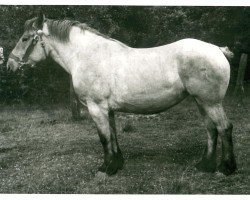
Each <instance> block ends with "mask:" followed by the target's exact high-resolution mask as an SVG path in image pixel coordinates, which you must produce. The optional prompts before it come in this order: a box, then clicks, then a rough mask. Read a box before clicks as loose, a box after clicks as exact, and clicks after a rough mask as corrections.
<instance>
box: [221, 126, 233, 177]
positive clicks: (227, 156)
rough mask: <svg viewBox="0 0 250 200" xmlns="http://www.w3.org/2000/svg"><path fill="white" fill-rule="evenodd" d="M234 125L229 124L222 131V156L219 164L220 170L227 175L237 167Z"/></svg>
mask: <svg viewBox="0 0 250 200" xmlns="http://www.w3.org/2000/svg"><path fill="white" fill-rule="evenodd" d="M232 129H233V125H232V124H229V126H228V128H226V129H225V130H223V131H222V133H221V140H222V157H221V163H220V165H219V171H220V172H222V173H223V174H225V175H230V174H232V173H233V172H235V170H236V169H237V166H236V161H235V157H234V152H233V140H232Z"/></svg>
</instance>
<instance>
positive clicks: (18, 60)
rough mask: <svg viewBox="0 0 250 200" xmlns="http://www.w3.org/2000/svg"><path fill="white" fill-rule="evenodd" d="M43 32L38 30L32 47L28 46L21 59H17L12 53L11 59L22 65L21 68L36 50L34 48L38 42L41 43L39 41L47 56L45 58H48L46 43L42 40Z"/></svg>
mask: <svg viewBox="0 0 250 200" xmlns="http://www.w3.org/2000/svg"><path fill="white" fill-rule="evenodd" d="M42 34H43V32H42V30H38V31H37V32H36V35H35V36H34V38H33V39H32V41H31V43H30V45H29V46H28V48H27V50H26V52H25V54H24V56H23V57H22V58H21V59H20V58H19V57H17V56H16V55H14V54H13V53H10V55H9V58H12V59H14V60H15V61H17V62H18V63H19V64H21V66H20V68H21V67H22V66H23V65H24V64H26V63H27V61H28V58H29V56H30V54H31V53H32V51H33V50H34V47H35V46H36V44H37V42H38V41H39V39H40V40H41V46H42V48H43V51H44V54H45V57H47V56H48V55H47V53H46V50H45V43H44V41H43V39H42Z"/></svg>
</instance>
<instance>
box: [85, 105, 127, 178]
mask: <svg viewBox="0 0 250 200" xmlns="http://www.w3.org/2000/svg"><path fill="white" fill-rule="evenodd" d="M87 105H88V109H89V113H90V115H91V116H92V118H93V120H94V122H95V124H96V126H97V129H98V134H99V137H100V141H101V143H102V146H103V150H104V163H103V164H102V165H101V167H99V171H101V172H105V173H107V174H108V175H112V174H115V173H116V172H117V170H118V169H121V168H122V166H123V157H122V154H121V151H120V149H119V146H118V143H117V138H116V129H115V122H114V114H113V112H109V111H108V108H107V105H106V103H99V104H97V103H95V102H93V101H87Z"/></svg>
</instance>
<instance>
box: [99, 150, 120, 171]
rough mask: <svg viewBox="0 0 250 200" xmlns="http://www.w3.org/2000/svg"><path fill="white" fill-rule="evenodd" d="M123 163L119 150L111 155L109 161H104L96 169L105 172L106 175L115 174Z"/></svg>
mask: <svg viewBox="0 0 250 200" xmlns="http://www.w3.org/2000/svg"><path fill="white" fill-rule="evenodd" d="M123 165H124V159H123V156H122V154H121V153H120V152H119V153H117V154H116V155H115V156H113V157H112V158H111V159H110V161H109V162H104V163H103V164H102V165H101V166H100V167H99V168H98V171H100V172H103V173H106V174H108V175H113V174H116V172H117V171H118V170H121V169H122V168H123Z"/></svg>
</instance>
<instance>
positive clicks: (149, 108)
mask: <svg viewBox="0 0 250 200" xmlns="http://www.w3.org/2000/svg"><path fill="white" fill-rule="evenodd" d="M187 95H188V93H187V92H186V91H184V90H183V89H176V88H171V89H165V90H158V91H152V92H150V93H148V92H141V93H137V94H134V95H126V96H124V97H123V98H121V99H120V100H115V101H113V102H112V103H111V104H113V106H111V107H113V109H114V110H116V111H120V112H130V113H137V114H154V113H159V112H162V111H165V110H166V109H168V108H170V107H172V106H174V105H175V104H177V103H179V102H180V101H182V100H183V99H184V98H185V97H186V96H187Z"/></svg>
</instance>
